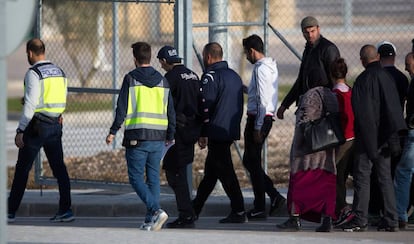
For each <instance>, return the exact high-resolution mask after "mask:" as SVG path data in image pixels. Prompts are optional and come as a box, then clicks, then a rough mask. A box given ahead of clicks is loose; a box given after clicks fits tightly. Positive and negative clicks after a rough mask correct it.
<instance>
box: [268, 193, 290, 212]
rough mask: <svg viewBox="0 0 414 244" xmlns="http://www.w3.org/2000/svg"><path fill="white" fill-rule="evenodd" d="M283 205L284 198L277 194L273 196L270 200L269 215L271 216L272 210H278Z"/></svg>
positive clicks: (284, 202) (284, 203)
mask: <svg viewBox="0 0 414 244" xmlns="http://www.w3.org/2000/svg"><path fill="white" fill-rule="evenodd" d="M285 205H286V198H284V197H283V196H282V195H280V194H279V195H278V196H277V197H275V198H273V199H272V200H271V202H270V208H269V216H271V215H272V213H273V212H279V210H280V209H281V208H282V207H284V206H285Z"/></svg>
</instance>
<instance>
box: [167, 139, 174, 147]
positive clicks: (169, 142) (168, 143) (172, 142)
mask: <svg viewBox="0 0 414 244" xmlns="http://www.w3.org/2000/svg"><path fill="white" fill-rule="evenodd" d="M174 143H175V140H166V141H165V146H166V147H168V146H169V145H171V144H174Z"/></svg>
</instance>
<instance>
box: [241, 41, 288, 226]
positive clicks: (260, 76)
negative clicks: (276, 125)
mask: <svg viewBox="0 0 414 244" xmlns="http://www.w3.org/2000/svg"><path fill="white" fill-rule="evenodd" d="M243 48H244V53H245V55H246V59H247V60H249V62H250V63H252V64H254V69H253V73H252V78H251V81H250V85H249V86H248V88H247V93H248V100H247V122H246V128H245V130H244V155H243V165H244V167H246V169H247V170H248V171H249V174H250V180H251V182H252V186H253V192H254V208H253V209H251V210H249V211H248V212H247V217H248V219H249V220H263V219H266V217H267V215H266V212H265V210H266V208H265V203H266V200H265V193H267V194H268V195H269V197H270V200H271V205H270V209H269V215H271V214H272V213H273V212H274V211H275V210H278V209H280V208H281V207H283V206H284V205H285V203H286V199H285V198H284V197H283V196H282V195H281V194H280V193H279V192H278V191H277V190H276V188H275V187H274V186H273V181H272V180H271V179H270V177H269V176H268V175H267V174H266V173H265V172H264V170H263V168H262V147H263V143H264V141H265V139H266V137H267V136H268V134H269V132H270V130H271V128H272V124H273V121H274V119H273V117H274V113H275V110H276V106H277V87H278V83H277V79H278V70H277V65H276V61H275V60H273V59H272V58H271V57H266V56H265V55H264V51H263V41H262V39H261V38H260V37H259V36H258V35H251V36H249V37H247V38H245V39H243Z"/></svg>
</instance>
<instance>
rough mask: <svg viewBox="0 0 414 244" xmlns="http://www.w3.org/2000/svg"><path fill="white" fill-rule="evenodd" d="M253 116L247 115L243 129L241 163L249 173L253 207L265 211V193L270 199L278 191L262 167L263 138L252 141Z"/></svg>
mask: <svg viewBox="0 0 414 244" xmlns="http://www.w3.org/2000/svg"><path fill="white" fill-rule="evenodd" d="M255 119H256V117H255V116H249V117H248V118H247V122H246V128H245V130H244V154H243V165H244V167H245V168H246V169H247V171H248V172H249V175H250V181H251V183H252V187H253V193H254V203H253V205H254V208H255V209H256V210H259V211H265V206H266V205H265V204H266V199H265V193H267V194H268V196H269V197H270V199H274V198H276V197H277V196H278V195H280V194H279V192H278V191H277V190H276V188H275V187H274V186H273V181H272V179H270V177H269V176H268V175H267V174H266V173H265V172H264V170H263V167H262V148H263V143H264V139H265V138H263V141H262V142H261V143H256V142H255V141H254V136H253V135H254V124H255ZM270 123H271V122H270ZM270 128H271V126H270V127H268V128H267V130H266V131H264V133H265V135H266V137H267V135H268V134H269V132H270Z"/></svg>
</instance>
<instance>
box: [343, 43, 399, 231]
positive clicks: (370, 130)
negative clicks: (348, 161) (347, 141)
mask: <svg viewBox="0 0 414 244" xmlns="http://www.w3.org/2000/svg"><path fill="white" fill-rule="evenodd" d="M360 58H361V62H362V65H363V66H364V67H365V71H363V72H362V73H361V74H360V75H359V76H358V77H357V79H356V81H355V84H354V86H353V89H352V97H351V101H352V109H353V111H354V116H355V120H354V121H355V126H354V129H355V149H356V150H355V161H354V168H353V177H354V202H353V206H352V211H353V213H354V215H355V217H354V218H353V219H352V220H351V221H350V222H348V223H345V224H344V225H343V226H342V229H343V230H344V231H348V232H352V231H365V230H367V228H368V205H369V197H370V175H371V172H372V167H373V166H375V167H376V169H377V179H378V183H379V188H380V191H381V194H382V200H383V202H384V215H383V218H382V219H381V221H380V222H379V224H378V226H377V230H385V231H398V216H397V211H396V204H395V194H394V188H393V184H392V179H391V172H390V156H391V153H392V152H391V151H390V149H392V148H394V147H393V146H392V145H391V144H392V143H393V141H390V140H389V139H390V137H391V135H392V134H394V133H396V132H398V133H403V132H406V130H407V127H406V125H405V121H404V118H403V116H402V111H401V106H400V105H399V99H398V93H397V91H396V88H395V84H394V83H393V82H392V77H391V76H390V75H389V74H388V72H386V71H385V70H384V69H383V68H382V67H381V64H380V62H379V55H378V52H377V49H376V48H375V46H373V45H364V46H363V47H362V48H361V51H360Z"/></svg>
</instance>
